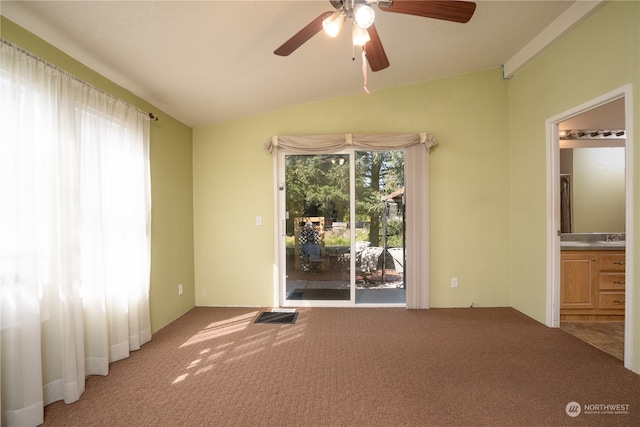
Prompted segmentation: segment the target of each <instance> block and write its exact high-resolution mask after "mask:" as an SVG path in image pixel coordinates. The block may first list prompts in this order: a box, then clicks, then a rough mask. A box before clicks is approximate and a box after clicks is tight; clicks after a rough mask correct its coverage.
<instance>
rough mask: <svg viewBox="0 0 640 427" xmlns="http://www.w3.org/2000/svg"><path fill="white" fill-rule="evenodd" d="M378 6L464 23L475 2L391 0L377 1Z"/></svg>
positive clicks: (387, 9)
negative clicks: (389, 1) (387, 1)
mask: <svg viewBox="0 0 640 427" xmlns="http://www.w3.org/2000/svg"><path fill="white" fill-rule="evenodd" d="M378 8H380V10H382V11H385V12H395V13H403V14H405V15H415V16H422V17H424V18H434V19H443V20H445V21H453V22H460V23H462V24H464V23H466V22H469V20H470V19H471V17H472V16H473V13H474V12H475V10H476V4H475V3H474V2H471V1H429V0H423V1H414V0H393V2H392V3H391V4H386V5H385V4H384V3H378Z"/></svg>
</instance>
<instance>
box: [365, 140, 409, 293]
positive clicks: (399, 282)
mask: <svg viewBox="0 0 640 427" xmlns="http://www.w3.org/2000/svg"><path fill="white" fill-rule="evenodd" d="M355 184H356V185H355V187H356V203H355V206H356V208H355V209H356V215H355V217H356V218H355V219H356V221H355V236H356V242H355V260H356V263H355V267H356V268H355V271H356V274H355V283H356V303H358V304H404V303H405V282H404V265H405V256H404V248H405V244H404V242H405V233H404V229H405V227H404V225H405V217H404V200H405V198H404V152H403V151H366V152H365V151H357V152H356V153H355Z"/></svg>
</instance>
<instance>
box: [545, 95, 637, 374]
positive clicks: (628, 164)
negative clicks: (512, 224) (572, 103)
mask: <svg viewBox="0 0 640 427" xmlns="http://www.w3.org/2000/svg"><path fill="white" fill-rule="evenodd" d="M632 94H633V92H632V87H631V85H630V84H628V85H625V86H622V87H620V88H618V89H615V90H613V91H611V92H609V93H606V94H604V95H602V96H599V97H597V98H594V99H592V100H590V101H587V102H585V103H583V104H581V105H578V106H577V107H574V108H572V109H570V110H567V111H565V112H563V113H560V114H558V115H556V116H553V117H551V118H549V119H547V120H546V147H547V280H546V282H547V307H546V325H547V326H548V327H552V328H558V327H560V268H561V267H560V235H559V233H558V230H560V135H559V125H560V123H561V122H563V121H565V120H567V119H570V118H572V117H575V116H577V115H579V114H581V113H584V112H586V111H589V110H592V109H594V108H596V107H599V106H601V105H603V104H606V103H608V102H611V101H614V100H616V99H620V98H624V100H625V131H626V140H625V233H626V235H627V236H630V237H631V238H630V239H626V240H625V259H626V264H625V265H626V271H625V277H626V279H625V282H626V283H627V284H629V285H628V286H626V288H625V326H624V366H625V368H627V369H631V361H632V351H633V332H634V323H635V322H634V319H635V313H634V312H633V304H632V302H633V293H634V285H635V281H634V276H635V272H634V268H633V267H634V265H633V259H634V250H635V248H634V244H633V243H634V236H635V232H634V225H633V218H634V216H633V206H634V197H633V195H634V192H635V183H634V179H633V177H634V163H633V161H634V160H633V141H634V132H633V102H632Z"/></svg>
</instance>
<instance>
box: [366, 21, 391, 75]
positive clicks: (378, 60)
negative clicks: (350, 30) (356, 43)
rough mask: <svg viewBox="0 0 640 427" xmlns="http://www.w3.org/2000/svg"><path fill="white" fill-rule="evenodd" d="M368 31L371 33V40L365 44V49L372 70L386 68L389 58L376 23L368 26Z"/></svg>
mask: <svg viewBox="0 0 640 427" xmlns="http://www.w3.org/2000/svg"><path fill="white" fill-rule="evenodd" d="M367 32H368V33H369V37H370V38H371V40H369V41H368V42H367V44H366V45H365V50H366V52H367V61H368V62H369V66H370V67H371V71H380V70H384V69H385V68H387V67H388V66H389V59H388V58H387V54H386V53H385V51H384V47H382V41H381V40H380V36H379V35H378V30H376V27H375V25H373V24H372V25H371V26H370V27H369V28H367Z"/></svg>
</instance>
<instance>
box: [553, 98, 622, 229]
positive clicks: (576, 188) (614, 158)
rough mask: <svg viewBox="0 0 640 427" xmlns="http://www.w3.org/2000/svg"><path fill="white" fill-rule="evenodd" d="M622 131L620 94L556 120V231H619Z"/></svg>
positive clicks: (620, 222) (620, 216)
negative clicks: (558, 215) (558, 208)
mask: <svg viewBox="0 0 640 427" xmlns="http://www.w3.org/2000/svg"><path fill="white" fill-rule="evenodd" d="M611 131H613V132H612V133H610V132H611ZM616 131H618V132H617V133H618V134H617V135H616ZM623 131H624V98H621V99H618V100H615V101H611V102H609V103H607V104H604V105H602V106H600V107H598V108H595V109H593V110H590V111H588V112H586V113H583V114H580V115H578V116H576V117H574V118H571V119H569V120H567V121H565V122H562V123H560V185H561V188H560V197H561V203H560V206H561V231H562V233H624V231H625V142H626V141H625V137H626V133H624V132H623Z"/></svg>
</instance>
